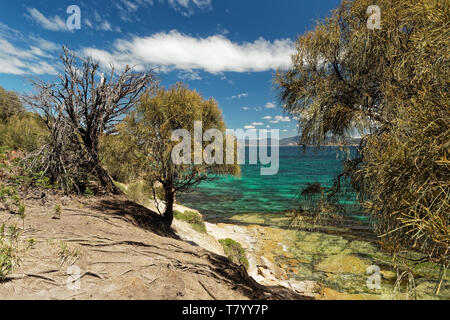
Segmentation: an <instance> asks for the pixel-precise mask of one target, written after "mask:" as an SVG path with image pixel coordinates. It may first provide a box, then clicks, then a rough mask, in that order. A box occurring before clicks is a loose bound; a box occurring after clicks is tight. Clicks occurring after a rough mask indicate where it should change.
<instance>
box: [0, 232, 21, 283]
mask: <svg viewBox="0 0 450 320" xmlns="http://www.w3.org/2000/svg"><path fill="white" fill-rule="evenodd" d="M19 237H20V232H19V229H17V228H16V227H15V226H8V227H7V226H6V225H5V224H2V225H1V226H0V282H2V281H4V280H5V278H6V276H7V275H8V274H10V273H11V272H12V271H13V269H14V267H15V266H16V265H17V264H18V263H19V262H20V258H19V249H18V248H19V244H18V241H19Z"/></svg>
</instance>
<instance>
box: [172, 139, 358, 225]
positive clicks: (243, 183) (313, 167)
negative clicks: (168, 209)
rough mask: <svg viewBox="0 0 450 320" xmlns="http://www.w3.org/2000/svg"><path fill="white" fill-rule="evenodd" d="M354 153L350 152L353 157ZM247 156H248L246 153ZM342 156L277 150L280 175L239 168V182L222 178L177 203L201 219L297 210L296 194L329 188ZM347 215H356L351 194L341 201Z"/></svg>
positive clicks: (311, 150) (334, 152)
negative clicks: (310, 185) (312, 187)
mask: <svg viewBox="0 0 450 320" xmlns="http://www.w3.org/2000/svg"><path fill="white" fill-rule="evenodd" d="M355 152H356V150H355V149H352V150H351V153H352V154H354V153H355ZM247 153H248V152H247ZM343 159H344V154H343V153H342V152H339V149H338V148H336V147H325V148H323V149H321V150H315V149H314V148H307V149H306V151H303V149H301V148H299V147H280V156H279V161H280V165H279V172H278V174H276V175H273V176H262V175H261V174H260V168H261V165H242V166H241V171H242V175H241V177H240V178H235V177H221V178H216V179H214V180H213V181H207V182H203V183H201V184H200V185H199V186H197V187H195V188H194V190H193V191H192V192H190V193H184V194H180V195H179V196H178V201H179V202H180V203H182V204H183V205H186V206H188V207H191V208H194V209H197V210H199V211H200V212H202V213H203V214H204V215H206V216H208V215H217V214H225V215H231V214H239V213H255V212H257V213H265V212H267V213H277V212H283V211H286V210H290V209H292V208H294V207H295V206H296V203H297V195H298V193H299V192H300V191H301V190H302V189H303V188H304V187H305V186H306V185H307V184H308V183H313V182H319V183H321V184H322V185H323V186H324V187H330V186H331V185H332V183H333V178H334V177H335V176H336V175H337V174H338V173H339V172H340V171H341V169H342V160H343ZM340 202H341V204H343V205H344V206H345V207H346V211H347V213H349V212H350V213H352V212H353V213H354V214H357V211H358V210H359V206H358V205H357V203H356V201H355V196H354V194H349V195H348V197H342V198H341V199H340Z"/></svg>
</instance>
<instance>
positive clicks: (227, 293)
mask: <svg viewBox="0 0 450 320" xmlns="http://www.w3.org/2000/svg"><path fill="white" fill-rule="evenodd" d="M56 203H61V208H62V212H61V215H60V218H59V219H54V218H53V216H54V206H55V204H56ZM26 208H27V212H26V218H25V231H23V232H22V234H21V236H20V247H21V248H22V249H21V250H22V252H21V258H22V261H21V263H20V266H18V267H16V268H15V270H14V272H13V273H12V274H10V275H9V276H8V277H7V279H6V281H4V282H3V283H0V299H220V300H222V299H231V300H233V299H302V298H304V297H302V296H300V295H298V294H295V293H294V292H292V291H290V290H287V289H286V288H282V287H265V286H261V285H259V284H258V283H256V282H255V281H254V280H253V279H251V278H250V277H249V276H248V275H247V273H246V272H245V271H244V270H243V269H241V268H240V267H238V266H237V265H235V264H233V263H232V262H230V261H229V260H228V259H226V258H224V257H222V256H220V255H217V254H215V253H212V252H209V251H206V250H204V249H202V248H200V247H196V246H193V245H191V244H189V243H186V242H184V241H181V240H180V239H178V237H177V236H176V234H174V233H173V231H172V230H167V229H165V228H164V227H163V226H162V224H161V222H160V219H159V217H158V215H156V214H155V213H153V212H152V211H150V210H149V209H147V208H145V207H142V206H140V205H137V204H135V203H133V202H130V201H128V200H127V199H125V198H124V197H103V198H91V199H86V198H78V199H76V198H67V197H63V198H58V197H54V198H51V197H50V196H46V197H45V198H44V200H41V199H39V200H38V199H28V200H26ZM2 223H5V224H6V225H14V224H16V225H17V227H19V228H22V223H23V222H22V220H21V219H20V218H19V217H17V216H13V215H11V214H9V213H7V212H5V211H0V224H2ZM78 284H79V288H78Z"/></svg>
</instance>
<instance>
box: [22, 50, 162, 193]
mask: <svg viewBox="0 0 450 320" xmlns="http://www.w3.org/2000/svg"><path fill="white" fill-rule="evenodd" d="M63 52H64V53H63V55H62V56H61V60H62V63H63V67H64V71H63V73H62V74H60V75H59V76H58V79H59V80H58V81H56V82H52V83H47V82H44V81H40V80H36V81H33V85H34V88H35V89H36V91H37V93H36V94H35V95H30V96H26V97H24V101H25V102H26V103H28V104H29V105H30V106H31V107H33V108H34V109H36V110H37V112H38V113H39V114H40V115H42V117H43V118H44V121H45V123H46V124H47V127H48V129H49V130H50V132H51V136H52V143H51V146H50V150H51V153H50V154H48V157H47V158H50V159H46V160H45V161H44V162H46V163H50V164H52V166H51V167H49V166H48V165H47V166H46V167H47V168H46V169H47V171H51V172H50V174H51V175H53V176H54V177H55V179H57V180H67V177H66V178H63V179H62V178H61V175H63V176H64V175H67V172H68V171H70V170H69V169H70V168H72V169H76V168H77V167H79V168H82V169H84V171H85V172H88V173H90V174H93V175H94V176H95V177H96V178H98V180H99V181H100V183H101V185H102V186H103V187H105V188H106V190H108V191H113V192H119V190H118V189H117V188H116V187H115V186H114V184H113V182H112V179H111V177H110V176H109V174H108V172H107V171H106V170H105V169H104V168H103V167H102V166H101V165H100V157H99V143H100V138H101V136H102V135H103V134H104V133H108V132H110V131H111V130H113V129H114V126H115V125H116V124H117V123H118V122H119V121H121V120H122V118H123V116H124V115H125V114H126V113H127V112H128V111H129V110H130V109H131V108H133V107H134V105H135V103H136V101H138V99H139V96H140V94H141V93H142V92H144V91H145V90H146V89H147V88H148V87H151V86H153V85H154V84H155V83H156V82H155V75H154V74H153V72H151V71H150V72H145V73H137V72H133V70H132V68H130V67H129V66H126V67H125V69H124V70H123V71H122V72H121V73H120V74H116V72H115V69H114V66H111V72H110V75H109V77H105V76H104V75H103V74H100V70H99V64H98V63H96V62H94V61H93V60H91V59H86V60H82V59H80V58H79V57H77V56H76V55H75V54H74V53H72V52H71V51H69V50H68V49H67V48H66V47H63ZM63 153H65V154H63ZM61 159H62V160H61ZM47 160H48V161H47ZM72 171H73V170H72ZM69 179H70V178H69ZM71 180H76V179H71ZM72 182H73V183H75V184H77V183H78V181H72Z"/></svg>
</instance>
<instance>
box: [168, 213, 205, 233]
mask: <svg viewBox="0 0 450 320" xmlns="http://www.w3.org/2000/svg"><path fill="white" fill-rule="evenodd" d="M174 217H175V218H176V219H178V220H182V221H185V222H187V223H189V224H190V225H191V226H192V228H193V229H194V230H196V231H198V232H203V233H206V226H205V222H204V221H203V219H202V217H201V216H200V215H199V214H198V213H197V212H194V211H185V212H180V211H174Z"/></svg>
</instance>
